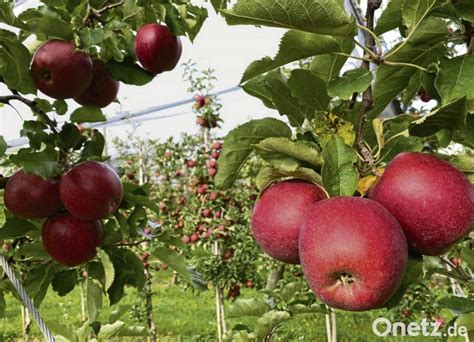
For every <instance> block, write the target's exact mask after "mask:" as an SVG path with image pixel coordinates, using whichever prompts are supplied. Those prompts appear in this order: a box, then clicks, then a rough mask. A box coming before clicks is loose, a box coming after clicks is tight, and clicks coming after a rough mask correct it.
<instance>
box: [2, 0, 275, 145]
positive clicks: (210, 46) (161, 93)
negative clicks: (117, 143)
mask: <svg viewBox="0 0 474 342" xmlns="http://www.w3.org/2000/svg"><path fill="white" fill-rule="evenodd" d="M198 2H199V1H198ZM35 3H37V2H35V1H28V2H27V4H26V6H34V5H35ZM203 5H204V6H206V7H208V10H209V18H208V20H207V21H206V22H205V24H204V26H203V28H202V31H201V32H200V34H199V35H198V37H197V38H196V39H195V41H194V43H191V42H190V41H189V40H188V39H187V38H183V40H182V42H183V55H182V57H181V60H180V63H181V62H183V63H184V62H186V61H188V60H192V61H193V62H195V63H197V67H198V68H199V69H207V68H212V69H215V70H216V73H215V75H216V77H217V79H218V81H217V82H216V89H215V90H216V91H219V90H223V89H228V88H231V87H235V86H236V85H238V84H239V81H240V78H241V76H242V74H243V72H244V70H245V68H246V67H247V66H248V65H249V64H250V63H251V62H252V61H254V60H256V59H260V58H262V57H264V56H266V55H270V56H273V55H274V54H275V53H276V52H277V49H278V43H279V40H280V38H281V36H282V35H283V33H284V31H283V30H280V29H272V28H257V27H252V26H228V25H227V24H226V23H225V21H224V20H223V18H222V17H220V16H218V15H216V13H215V12H214V10H213V9H212V8H211V7H210V5H209V4H207V3H203ZM24 8H25V6H20V8H19V9H18V10H20V11H21V10H24ZM183 70H184V69H183V67H182V66H181V65H179V66H178V67H177V68H176V69H175V70H173V71H171V72H167V73H164V74H161V75H158V76H157V77H156V78H155V79H154V80H153V81H152V82H151V83H149V84H147V85H145V86H141V87H137V86H129V85H125V84H121V88H120V92H119V95H118V100H119V101H120V104H112V105H110V106H109V107H107V108H106V109H105V110H104V113H105V114H106V116H107V117H113V116H114V115H116V114H117V113H118V112H124V111H136V110H141V109H146V108H149V107H153V106H159V105H163V104H167V103H170V102H175V101H181V100H186V99H190V98H192V97H193V94H190V93H188V92H187V88H188V86H189V85H188V84H187V83H186V82H184V81H183V79H182V74H183ZM0 91H1V92H2V94H6V93H7V92H6V89H0ZM41 96H44V95H41ZM221 102H222V104H223V108H222V111H221V113H222V118H223V120H224V124H223V125H222V129H221V130H219V131H218V132H217V134H218V135H221V136H223V135H225V134H226V133H227V132H228V131H229V130H231V129H232V128H234V127H236V126H238V125H239V124H242V123H244V122H246V121H248V120H249V119H251V118H252V119H255V118H261V117H268V116H273V117H278V116H279V115H278V113H277V112H276V111H272V110H269V109H267V108H266V107H264V106H263V104H262V103H261V102H260V101H259V100H257V99H255V98H253V97H251V96H250V95H247V94H246V93H244V92H243V91H242V90H239V91H237V92H233V93H229V94H226V95H222V96H221ZM68 103H69V104H70V108H74V106H75V103H74V101H72V100H69V101H68ZM191 107H192V104H187V105H184V106H180V107H176V108H172V109H169V110H165V111H161V112H158V113H154V114H153V116H155V117H159V116H168V115H171V114H175V113H188V114H183V115H181V116H177V117H173V118H167V119H159V120H153V121H146V122H144V123H143V124H141V126H139V127H138V128H137V131H136V134H139V135H140V136H143V137H149V138H157V139H166V138H167V137H169V136H174V137H179V136H180V135H181V133H183V132H187V133H194V132H198V130H199V128H198V127H197V125H196V124H195V115H194V114H193V113H192V108H191ZM15 108H16V109H17V110H18V111H19V112H20V114H21V117H20V116H19V115H18V113H16V112H15V111H14V110H12V109H11V108H8V107H3V108H1V109H0V110H1V112H2V113H1V115H0V135H3V136H4V137H5V139H6V140H7V141H11V140H12V139H16V138H18V137H19V131H20V129H21V125H22V120H28V119H31V118H32V115H31V112H30V111H29V109H28V108H27V107H25V106H23V105H22V104H18V103H15ZM58 120H59V121H61V120H63V118H62V117H59V118H58ZM131 130H132V126H131V125H130V124H126V125H121V126H115V127H111V128H108V129H107V137H108V138H112V137H115V136H118V137H121V138H123V139H126V138H127V137H128V135H129V133H130V132H131Z"/></svg>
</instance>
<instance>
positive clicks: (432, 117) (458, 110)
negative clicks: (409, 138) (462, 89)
mask: <svg viewBox="0 0 474 342" xmlns="http://www.w3.org/2000/svg"><path fill="white" fill-rule="evenodd" d="M465 124H466V98H465V97H463V98H461V99H458V100H455V101H453V102H451V103H449V104H447V105H445V106H443V107H440V108H438V109H437V110H435V111H434V112H432V113H429V114H427V115H425V116H424V117H422V118H421V119H419V120H416V121H414V122H412V123H411V124H410V127H409V130H410V135H414V136H418V137H428V136H430V135H433V134H435V133H436V132H438V131H440V130H442V129H449V130H456V129H460V128H462V127H464V125H465Z"/></svg>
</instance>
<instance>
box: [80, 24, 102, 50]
mask: <svg viewBox="0 0 474 342" xmlns="http://www.w3.org/2000/svg"><path fill="white" fill-rule="evenodd" d="M104 38H105V35H104V30H103V29H100V28H89V27H85V28H82V29H80V30H79V39H80V40H81V43H82V46H83V47H84V48H85V49H88V48H90V47H92V46H94V45H97V44H100V43H101V42H102V41H103V40H104Z"/></svg>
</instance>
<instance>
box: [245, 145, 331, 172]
mask: <svg viewBox="0 0 474 342" xmlns="http://www.w3.org/2000/svg"><path fill="white" fill-rule="evenodd" d="M253 147H254V150H255V151H256V152H257V153H258V155H259V156H260V157H261V158H262V159H263V160H265V161H266V162H268V163H269V164H270V165H272V166H274V167H276V168H277V169H280V170H283V171H287V172H293V171H296V169H298V168H299V167H300V166H303V165H306V164H307V165H310V166H312V167H317V168H321V166H322V165H323V159H322V158H321V155H320V153H319V152H318V151H317V150H316V149H315V148H314V147H313V146H310V145H309V144H307V143H305V142H301V141H292V140H290V139H289V138H284V137H282V138H267V139H264V140H262V141H260V142H259V143H258V144H255V145H254V146H253Z"/></svg>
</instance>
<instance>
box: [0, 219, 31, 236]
mask: <svg viewBox="0 0 474 342" xmlns="http://www.w3.org/2000/svg"><path fill="white" fill-rule="evenodd" d="M37 230H38V228H37V227H36V226H35V225H34V224H33V223H31V222H30V221H28V220H23V219H21V218H18V217H9V218H7V220H6V222H5V223H4V224H3V226H2V228H0V240H7V239H18V238H21V237H24V236H26V235H28V233H29V232H32V231H37Z"/></svg>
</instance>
